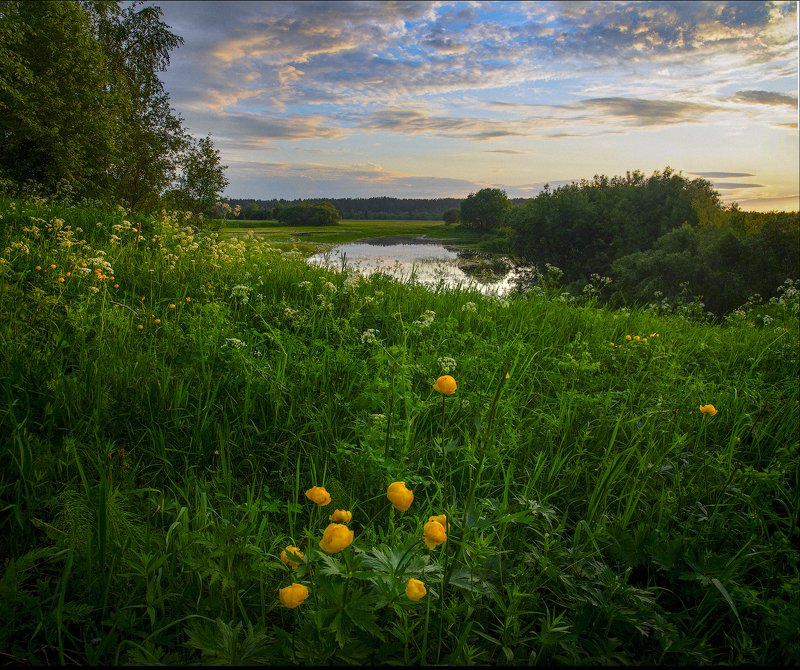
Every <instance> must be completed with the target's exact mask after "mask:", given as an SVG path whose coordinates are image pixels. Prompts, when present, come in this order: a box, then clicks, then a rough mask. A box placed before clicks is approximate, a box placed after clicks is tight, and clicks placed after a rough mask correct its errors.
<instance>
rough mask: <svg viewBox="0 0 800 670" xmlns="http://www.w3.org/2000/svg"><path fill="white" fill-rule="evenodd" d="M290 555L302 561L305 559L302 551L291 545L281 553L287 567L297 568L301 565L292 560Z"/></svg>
mask: <svg viewBox="0 0 800 670" xmlns="http://www.w3.org/2000/svg"><path fill="white" fill-rule="evenodd" d="M287 552H288V553H287ZM290 555H292V556H297V557H299V558H301V559H304V558H305V556H304V555H303V552H302V551H300V549H299V548H298V547H295V546H294V545H292V544H290V545H289V546H288V547H286V549H284V550H283V551H282V552H281V560H282V561H283V562H284V563H286V565H288V566H289V567H290V568H296V567H297V566H299V565H300V563H298V562H297V561H293V560H292V559H291V558H289V556H290Z"/></svg>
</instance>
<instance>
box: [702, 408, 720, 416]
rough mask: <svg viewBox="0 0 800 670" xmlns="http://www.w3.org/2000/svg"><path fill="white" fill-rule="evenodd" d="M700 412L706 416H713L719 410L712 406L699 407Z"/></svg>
mask: <svg viewBox="0 0 800 670" xmlns="http://www.w3.org/2000/svg"><path fill="white" fill-rule="evenodd" d="M700 411H701V412H702V413H703V414H708V416H714V415H715V414H716V413H717V412H718V411H719V410H718V409H717V408H716V407H714V405H700Z"/></svg>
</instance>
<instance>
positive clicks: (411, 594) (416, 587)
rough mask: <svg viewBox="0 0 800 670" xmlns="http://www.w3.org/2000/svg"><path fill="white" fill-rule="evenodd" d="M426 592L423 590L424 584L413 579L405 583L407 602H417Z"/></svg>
mask: <svg viewBox="0 0 800 670" xmlns="http://www.w3.org/2000/svg"><path fill="white" fill-rule="evenodd" d="M427 592H428V591H427V590H426V588H425V584H423V583H422V582H421V581H420V580H419V579H414V578H413V577H412V578H411V579H409V580H408V582H406V595H407V596H408V599H409V600H419V599H420V598H424V597H425V594H426V593H427Z"/></svg>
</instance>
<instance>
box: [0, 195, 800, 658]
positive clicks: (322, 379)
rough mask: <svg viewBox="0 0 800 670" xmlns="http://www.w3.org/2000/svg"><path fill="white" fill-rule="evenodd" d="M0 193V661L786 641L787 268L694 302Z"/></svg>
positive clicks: (796, 588)
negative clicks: (488, 275) (724, 300)
mask: <svg viewBox="0 0 800 670" xmlns="http://www.w3.org/2000/svg"><path fill="white" fill-rule="evenodd" d="M0 216H1V217H2V218H1V219H0V251H2V254H1V255H0V304H2V310H3V311H2V315H3V318H2V320H0V342H1V343H2V348H0V380H1V381H2V384H1V385H0V394H2V405H0V445H1V446H2V450H3V454H2V456H3V458H2V463H3V467H2V470H0V509H2V516H1V517H0V523H2V529H1V530H2V533H3V537H4V542H3V543H2V547H1V548H0V553H1V554H2V561H3V573H2V579H0V594H1V595H2V602H3V603H4V606H3V608H2V614H0V641H1V642H0V650H1V651H2V654H3V656H4V658H6V659H7V660H8V661H9V662H16V663H31V664H56V663H58V664H66V663H89V664H132V663H133V664H157V663H161V664H170V665H179V664H180V665H182V664H190V663H202V664H216V663H220V664H236V663H248V664H258V663H264V664H320V665H321V664H343V663H347V664H355V665H360V664H398V663H399V664H406V665H422V664H428V663H439V664H459V665H462V664H463V665H474V664H484V665H485V664H489V665H504V664H519V665H535V664H542V665H549V664H587V665H588V664H592V665H594V664H640V665H642V664H664V665H667V664H669V665H674V664H700V665H712V664H728V663H733V664H745V663H747V664H757V665H771V664H780V665H785V664H795V663H797V662H798V661H800V646H799V645H798V639H800V636H798V625H797V612H798V607H800V581H799V579H798V549H797V540H798V536H800V531H798V527H797V520H798V513H800V499H799V498H798V486H797V485H798V413H799V409H798V381H797V379H798V293H797V290H796V287H795V285H794V284H793V283H792V282H789V283H788V284H786V285H784V287H783V288H782V292H781V295H780V298H779V299H775V300H774V301H772V303H770V304H765V305H760V306H752V305H751V306H748V307H747V308H746V309H743V310H741V311H740V312H738V313H736V314H735V315H732V317H731V318H730V319H728V320H727V321H726V323H723V324H720V325H708V324H704V323H695V322H692V321H691V320H687V319H685V318H679V316H675V315H673V316H658V315H656V314H654V313H652V312H650V311H647V310H642V309H631V310H617V311H610V310H606V309H600V308H597V307H595V306H593V305H592V304H591V303H585V304H576V303H574V302H572V303H567V302H564V301H563V299H562V298H560V297H559V295H558V291H557V290H555V291H550V292H548V291H538V292H535V293H534V292H529V293H523V294H519V295H514V296H509V297H508V298H504V299H498V298H493V297H487V296H483V295H481V294H480V293H478V292H469V291H463V290H455V289H447V288H443V287H440V288H439V289H437V290H427V289H424V288H422V287H419V286H416V285H413V284H408V283H401V282H397V281H395V280H393V279H391V278H389V277H387V276H385V275H381V274H375V275H372V276H370V277H369V278H365V277H361V276H359V275H357V274H354V273H351V272H348V271H345V272H331V271H327V270H324V269H321V268H317V267H310V266H308V265H307V264H306V263H305V261H304V259H303V257H302V255H301V254H299V253H297V252H293V251H287V250H286V247H285V246H281V245H271V244H270V243H269V242H266V241H263V240H261V241H259V240H257V239H251V238H237V239H222V238H219V237H217V236H216V235H214V234H200V233H196V232H195V231H193V230H192V229H191V228H190V227H188V226H187V225H186V223H187V222H186V221H184V220H182V219H181V217H179V216H177V215H175V214H166V213H164V214H162V215H161V216H158V217H149V218H141V219H135V220H134V219H132V218H131V217H129V216H128V215H127V213H125V212H124V211H121V210H119V211H104V210H102V209H93V208H92V207H90V206H73V207H66V206H60V205H57V204H53V203H47V202H45V201H41V200H39V201H22V200H11V199H7V198H6V199H0ZM444 373H448V374H451V375H452V376H454V377H455V378H456V380H457V382H458V389H457V390H456V392H455V393H454V394H453V395H452V396H447V397H443V396H442V395H441V394H439V393H437V392H436V391H434V390H433V388H432V385H433V383H434V381H435V380H436V378H437V377H438V376H439V375H441V374H444ZM701 404H703V405H706V404H713V405H714V406H715V408H716V409H717V410H718V413H717V414H716V415H714V416H710V415H705V414H703V413H701V412H700V411H699V406H700V405H701ZM395 481H404V482H405V483H406V485H407V487H408V488H409V489H410V490H411V491H413V495H414V499H413V503H412V504H411V506H410V507H409V508H408V510H407V511H404V512H401V511H398V510H397V509H395V508H394V507H393V505H392V504H391V503H390V501H389V500H388V499H387V495H386V492H387V486H388V485H389V484H390V483H392V482H395ZM312 486H323V487H325V488H326V489H327V491H328V492H329V493H330V495H331V498H332V500H331V503H330V504H328V505H325V506H319V505H317V504H315V503H314V502H312V501H311V500H310V499H309V498H307V497H306V495H305V491H307V490H308V489H310V488H311V487H312ZM335 509H339V510H348V511H350V512H352V521H350V522H348V523H347V527H349V528H350V529H351V530H353V531H354V540H353V542H352V544H350V545H348V546H347V547H346V548H344V549H343V550H341V551H335V552H332V553H327V552H324V551H322V550H321V549H320V547H319V541H320V538H321V537H322V533H323V530H324V529H325V528H326V527H327V526H328V524H329V523H330V520H329V517H330V516H331V515H332V513H333V512H334V510H335ZM441 514H446V515H447V520H446V521H447V529H446V531H447V540H446V541H445V542H444V543H442V544H439V545H438V546H436V547H435V548H434V549H429V548H427V547H426V546H425V544H424V543H423V542H422V539H423V527H424V525H425V523H426V522H427V521H428V519H429V517H431V516H438V515H441ZM290 545H291V546H296V547H299V549H300V551H301V552H302V554H303V559H302V560H301V561H298V566H297V567H296V568H294V569H293V568H291V567H290V566H289V565H287V564H286V563H284V562H283V561H282V560H281V558H280V554H281V551H282V550H285V549H286V548H287V547H288V546H290ZM412 578H413V579H418V580H420V581H421V582H423V583H424V585H425V589H426V591H427V593H426V595H425V596H424V597H422V598H421V599H419V600H412V599H410V598H409V597H408V595H407V594H406V591H405V589H406V584H407V582H408V580H409V579H412ZM292 583H298V584H302V585H304V586H305V587H307V588H308V597H307V599H306V600H304V601H303V602H302V604H300V605H299V606H298V607H296V608H287V607H285V606H284V605H283V604H282V602H281V600H280V598H279V589H281V588H284V587H286V586H289V585H290V584H292Z"/></svg>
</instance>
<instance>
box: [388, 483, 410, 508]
mask: <svg viewBox="0 0 800 670" xmlns="http://www.w3.org/2000/svg"><path fill="white" fill-rule="evenodd" d="M386 497H387V498H389V500H390V501H391V502H392V505H394V508H395V509H396V510H397V511H398V512H405V511H406V510H407V509H408V508H409V507H411V503H412V502H414V493H413V492H412V491H411V489H409V488H407V487H406V483H405V482H392V483H391V484H389V487H388V488H387V489H386Z"/></svg>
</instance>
